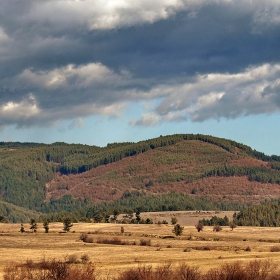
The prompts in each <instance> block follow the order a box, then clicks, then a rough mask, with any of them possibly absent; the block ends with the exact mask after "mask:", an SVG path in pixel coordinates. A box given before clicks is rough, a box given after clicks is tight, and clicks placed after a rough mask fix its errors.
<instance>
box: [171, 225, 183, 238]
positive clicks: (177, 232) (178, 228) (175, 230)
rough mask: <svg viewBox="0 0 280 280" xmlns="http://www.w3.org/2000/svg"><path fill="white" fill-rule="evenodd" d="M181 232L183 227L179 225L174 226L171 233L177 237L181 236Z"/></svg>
mask: <svg viewBox="0 0 280 280" xmlns="http://www.w3.org/2000/svg"><path fill="white" fill-rule="evenodd" d="M183 230H184V227H181V226H180V225H179V224H177V225H175V226H174V228H173V230H172V232H173V233H174V234H175V235H176V236H179V235H182V233H183Z"/></svg>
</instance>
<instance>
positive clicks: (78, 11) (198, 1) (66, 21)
mask: <svg viewBox="0 0 280 280" xmlns="http://www.w3.org/2000/svg"><path fill="white" fill-rule="evenodd" d="M235 2H238V3H239V2H241V3H243V4H244V3H245V4H251V1H250V0H243V1H242V0H241V1H236V0H235V1H234V0H153V1H150V0H135V1H131V0H95V1H90V0H85V1H56V0H53V1H42V2H36V3H33V6H32V8H31V9H30V11H29V14H28V16H26V17H28V18H29V19H33V20H35V21H38V22H45V21H46V20H47V21H48V22H51V23H52V24H55V25H57V26H58V28H62V29H64V28H71V26H77V25H86V26H87V27H88V29H90V30H96V29H113V28H119V27H125V26H134V25H139V24H145V23H153V22H155V21H158V20H162V19H167V18H169V17H171V16H173V15H175V14H176V13H178V12H181V11H189V16H190V17H196V13H197V10H198V9H200V8H201V7H202V6H204V5H209V4H213V3H235ZM239 4H240V3H239ZM24 19H25V17H23V18H22V20H24Z"/></svg>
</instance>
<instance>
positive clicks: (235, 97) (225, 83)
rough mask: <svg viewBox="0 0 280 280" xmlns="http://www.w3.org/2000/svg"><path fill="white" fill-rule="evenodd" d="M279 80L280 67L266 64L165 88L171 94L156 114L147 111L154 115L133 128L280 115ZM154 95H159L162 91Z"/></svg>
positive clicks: (146, 115)
mask: <svg viewBox="0 0 280 280" xmlns="http://www.w3.org/2000/svg"><path fill="white" fill-rule="evenodd" d="M279 76H280V64H275V65H271V64H264V65H262V66H258V67H250V68H247V69H246V70H245V71H244V72H241V73H237V74H219V73H218V74H216V73H215V74H208V75H199V76H197V80H196V81H195V82H193V83H185V84H181V85H175V86H174V85H172V86H165V87H164V86H163V85H162V86H160V87H159V88H161V90H162V91H163V92H164V94H167V93H169V94H167V96H166V98H164V99H163V100H162V101H161V102H160V103H159V104H158V107H157V108H156V110H155V112H152V109H151V108H147V107H146V109H147V110H150V111H151V112H149V113H147V114H145V115H143V116H142V118H141V119H140V120H138V121H133V124H134V125H151V123H152V124H155V123H159V122H169V121H180V120H186V119H188V118H190V119H191V120H193V121H204V120H207V119H210V118H216V119H220V118H236V117H241V116H244V115H250V114H263V113H267V114H270V113H273V112H279V111H280V101H278V100H279V99H280V98H279V85H280V78H279ZM268 89H269V90H268ZM277 90H278V91H277ZM153 91H155V92H157V91H158V88H156V89H154V90H152V91H151V92H153Z"/></svg>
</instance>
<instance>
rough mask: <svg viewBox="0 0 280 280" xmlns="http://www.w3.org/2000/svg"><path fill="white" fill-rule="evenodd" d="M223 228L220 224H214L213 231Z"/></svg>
mask: <svg viewBox="0 0 280 280" xmlns="http://www.w3.org/2000/svg"><path fill="white" fill-rule="evenodd" d="M222 230H223V228H222V227H221V226H220V225H214V226H213V231H215V232H220V231H222Z"/></svg>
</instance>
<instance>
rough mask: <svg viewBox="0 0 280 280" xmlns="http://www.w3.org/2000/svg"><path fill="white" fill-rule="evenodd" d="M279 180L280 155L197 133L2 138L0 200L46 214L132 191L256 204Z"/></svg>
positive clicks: (267, 196)
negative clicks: (80, 140) (125, 138)
mask: <svg viewBox="0 0 280 280" xmlns="http://www.w3.org/2000/svg"><path fill="white" fill-rule="evenodd" d="M279 187H280V157H279V156H266V155H264V154H263V153H260V152H257V151H255V150H252V149H251V148H250V147H248V146H245V145H243V144H240V143H237V142H234V141H231V140H226V139H221V138H217V137H212V136H205V135H200V134H197V135H193V134H178V135H171V136H164V137H158V138H155V139H149V140H145V141H140V142H138V143H113V144H108V145H107V147H104V148H100V147H96V146H87V145H80V144H66V143H54V144H51V145H46V144H39V143H18V142H16V143H13V142H8V143H5V142H0V200H2V201H4V202H8V203H10V204H13V205H17V206H20V207H23V208H27V209H32V210H36V211H38V212H43V213H50V212H56V211H61V210H65V211H73V210H78V209H79V208H81V207H84V206H85V205H89V204H91V203H100V202H110V201H115V200H116V199H118V198H121V197H123V196H124V195H126V194H127V193H129V192H132V191H134V190H137V191H139V190H140V191H141V192H144V193H146V195H149V194H151V195H152V194H159V193H168V192H170V191H173V192H182V193H185V194H189V195H191V196H193V197H204V198H205V197H208V198H210V199H212V200H219V201H227V200H228V201H238V202H244V203H248V202H254V203H258V202H260V201H263V200H264V199H270V198H278V197H279V196H280V194H279ZM72 196H73V197H74V198H75V199H76V200H74V199H73V198H72ZM0 214H1V213H0Z"/></svg>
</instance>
